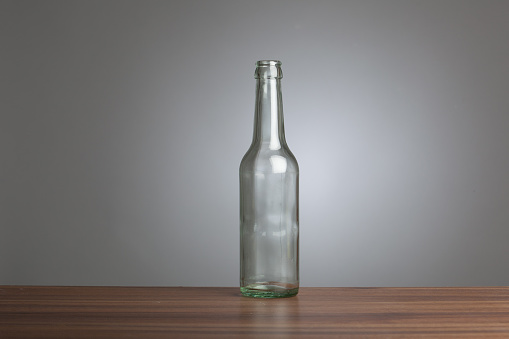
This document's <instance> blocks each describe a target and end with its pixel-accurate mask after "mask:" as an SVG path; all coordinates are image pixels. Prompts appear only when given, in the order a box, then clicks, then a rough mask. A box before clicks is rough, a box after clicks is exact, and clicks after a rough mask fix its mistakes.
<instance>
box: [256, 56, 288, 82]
mask: <svg viewBox="0 0 509 339" xmlns="http://www.w3.org/2000/svg"><path fill="white" fill-rule="evenodd" d="M281 64H282V63H281V61H279V60H260V61H257V62H256V70H255V74H254V76H255V79H281V78H283V71H282V70H281Z"/></svg>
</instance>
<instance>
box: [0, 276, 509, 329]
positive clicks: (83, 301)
mask: <svg viewBox="0 0 509 339" xmlns="http://www.w3.org/2000/svg"><path fill="white" fill-rule="evenodd" d="M352 336H359V337H363V338H369V337H379V338H387V337H390V338H394V337H405V338H406V337H419V338H421V337H430V338H431V337H432V338H437V337H457V338H465V337H475V338H481V337H482V338H486V337H493V338H509V287H487V288H481V287H477V288H301V290H300V292H299V294H298V296H297V297H293V298H288V299H252V298H247V297H242V296H241V295H240V292H239V290H238V288H233V287H219V288H216V287H207V288H201V287H42V286H40V287H35V286H34V287H32V286H0V338H2V339H3V338H127V337H135V338H136V337H137V338H209V337H215V338H232V337H233V338H237V337H242V338H270V337H278V338H295V337H308V338H321V337H352Z"/></svg>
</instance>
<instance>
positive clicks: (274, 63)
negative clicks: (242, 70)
mask: <svg viewBox="0 0 509 339" xmlns="http://www.w3.org/2000/svg"><path fill="white" fill-rule="evenodd" d="M256 66H281V61H279V60H260V61H257V62H256Z"/></svg>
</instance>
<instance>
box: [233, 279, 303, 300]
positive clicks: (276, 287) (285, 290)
mask: <svg viewBox="0 0 509 339" xmlns="http://www.w3.org/2000/svg"><path fill="white" fill-rule="evenodd" d="M240 292H241V293H242V295H243V296H246V297H252V298H289V297H293V296H296V295H297V293H299V288H298V287H296V286H295V285H292V284H278V283H272V282H269V283H255V284H249V285H247V286H242V287H241V288H240Z"/></svg>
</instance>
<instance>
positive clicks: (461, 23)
mask: <svg viewBox="0 0 509 339" xmlns="http://www.w3.org/2000/svg"><path fill="white" fill-rule="evenodd" d="M508 17H509V1H494V0H492V1H466V0H458V1H452V0H449V1H442V0H440V1H359V0H354V1H306V2H304V1H270V2H265V1H184V0H182V1H166V2H164V1H138V2H130V1H81V2H74V1H59V2H55V1H33V2H29V1H2V2H0V39H1V40H0V42H1V49H0V58H1V63H0V72H1V73H0V86H1V87H0V95H1V100H0V114H1V115H0V152H1V153H0V161H1V163H0V165H1V166H0V227H1V229H0V231H1V232H0V284H52V285H192V286H221V285H223V286H237V284H238V263H239V259H238V255H239V252H238V246H239V245H238V237H239V233H238V165H239V163H240V160H241V158H242V156H243V154H244V152H245V151H246V150H247V149H248V147H249V144H250V142H251V136H252V124H253V113H254V86H255V80H254V79H253V72H254V63H255V61H256V60H259V59H269V58H270V59H280V60H282V61H283V71H284V72H285V78H284V79H283V98H284V103H285V118H286V120H285V122H286V135H287V140H288V143H289V145H290V147H291V149H292V151H293V152H294V154H295V155H296V157H297V159H298V160H299V163H300V169H301V200H300V207H301V251H300V253H301V283H302V285H303V286H437V285H442V286H444V285H457V286H461V285H507V284H508V282H509V269H508V264H507V259H508V255H509V246H508V244H507V243H508V240H509V208H508V207H509V157H508V146H509V133H508V129H509V66H508V65H509V47H508V46H509V44H508V40H509V20H508V19H507V18H508Z"/></svg>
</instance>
